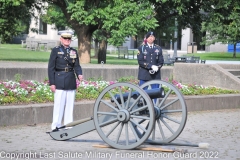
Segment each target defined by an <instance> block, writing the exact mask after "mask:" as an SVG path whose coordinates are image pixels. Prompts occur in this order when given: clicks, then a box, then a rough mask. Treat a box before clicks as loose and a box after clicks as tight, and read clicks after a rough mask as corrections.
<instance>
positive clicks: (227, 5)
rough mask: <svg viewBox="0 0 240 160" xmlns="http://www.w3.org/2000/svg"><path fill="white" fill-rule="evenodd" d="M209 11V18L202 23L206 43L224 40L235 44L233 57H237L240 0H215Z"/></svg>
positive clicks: (239, 32) (239, 38) (239, 33)
mask: <svg viewBox="0 0 240 160" xmlns="http://www.w3.org/2000/svg"><path fill="white" fill-rule="evenodd" d="M211 7H212V9H211V10H208V11H207V15H208V19H207V20H206V21H205V22H203V24H202V32H207V34H206V36H205V37H204V39H203V43H205V44H206V45H210V44H214V43H216V42H222V43H224V44H233V45H234V52H233V58H236V44H237V43H239V42H240V18H239V17H240V1H235V0H214V1H212V6H211Z"/></svg>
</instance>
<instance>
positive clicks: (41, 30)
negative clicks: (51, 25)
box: [39, 18, 47, 34]
mask: <svg viewBox="0 0 240 160" xmlns="http://www.w3.org/2000/svg"><path fill="white" fill-rule="evenodd" d="M39 34H47V23H45V22H43V21H42V19H41V18H40V20H39Z"/></svg>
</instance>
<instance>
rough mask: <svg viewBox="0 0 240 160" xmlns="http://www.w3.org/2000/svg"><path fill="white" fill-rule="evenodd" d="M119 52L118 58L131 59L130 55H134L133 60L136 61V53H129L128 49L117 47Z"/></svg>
mask: <svg viewBox="0 0 240 160" xmlns="http://www.w3.org/2000/svg"><path fill="white" fill-rule="evenodd" d="M117 50H118V58H124V59H125V58H128V59H129V55H132V57H133V59H134V51H133V52H129V51H128V48H127V47H122V46H120V47H117Z"/></svg>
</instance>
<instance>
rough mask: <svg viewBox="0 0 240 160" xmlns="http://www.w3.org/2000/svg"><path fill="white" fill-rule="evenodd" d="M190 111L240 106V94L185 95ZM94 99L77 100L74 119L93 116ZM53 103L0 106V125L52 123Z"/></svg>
mask: <svg viewBox="0 0 240 160" xmlns="http://www.w3.org/2000/svg"><path fill="white" fill-rule="evenodd" d="M185 101H186V104H187V109H188V111H202V110H217V109H233V108H240V94H228V95H208V96H185ZM94 103H95V102H94V101H82V102H76V103H75V108H74V120H79V119H83V118H87V117H91V116H93V108H94ZM52 111H53V103H46V104H45V103H44V104H29V105H15V106H0V126H13V125H33V124H39V123H51V121H52Z"/></svg>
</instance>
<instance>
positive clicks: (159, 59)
mask: <svg viewBox="0 0 240 160" xmlns="http://www.w3.org/2000/svg"><path fill="white" fill-rule="evenodd" d="M145 39H146V41H147V43H143V44H142V45H141V46H140V47H139V48H138V55H137V59H138V64H139V70H138V80H139V86H141V85H142V84H143V83H145V82H147V81H149V80H160V79H161V72H160V69H161V67H162V66H163V62H164V59H163V55H162V48H161V47H160V46H158V45H156V44H154V40H155V35H154V32H148V33H147V34H146V37H145ZM158 87H159V85H157V84H153V85H152V88H158Z"/></svg>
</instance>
